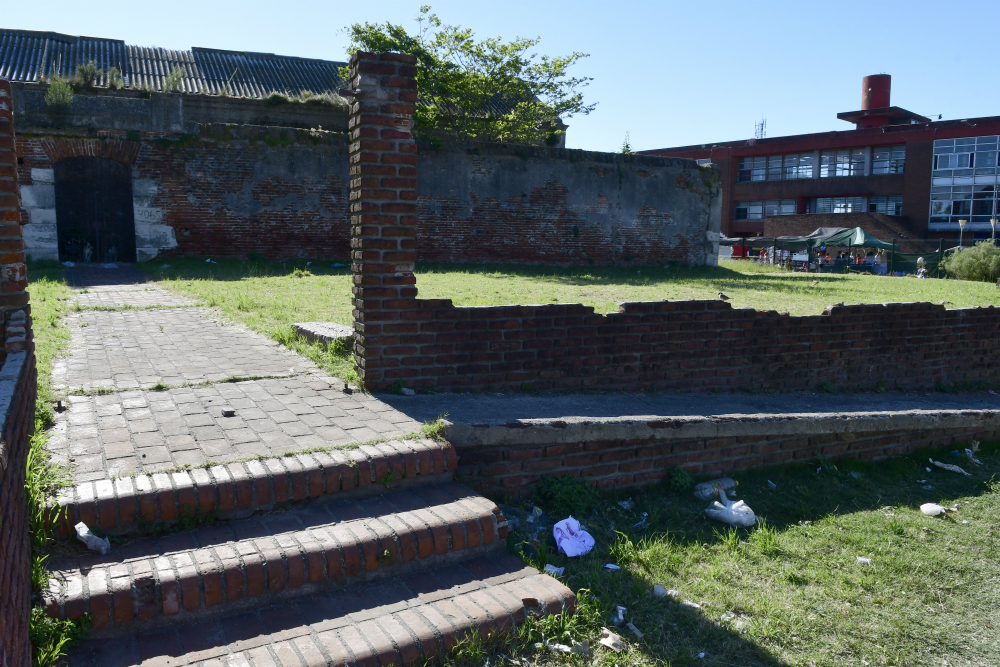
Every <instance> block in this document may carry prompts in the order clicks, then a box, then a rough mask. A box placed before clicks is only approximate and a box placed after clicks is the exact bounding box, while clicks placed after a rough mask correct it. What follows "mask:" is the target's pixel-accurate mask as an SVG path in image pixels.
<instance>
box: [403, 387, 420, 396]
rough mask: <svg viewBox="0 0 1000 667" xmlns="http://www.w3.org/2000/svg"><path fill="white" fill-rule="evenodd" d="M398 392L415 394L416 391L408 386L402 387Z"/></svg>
mask: <svg viewBox="0 0 1000 667" xmlns="http://www.w3.org/2000/svg"><path fill="white" fill-rule="evenodd" d="M399 393H400V394H402V395H403V396H416V395H417V392H416V391H414V390H413V389H410V388H409V387H402V388H401V389H400V390H399Z"/></svg>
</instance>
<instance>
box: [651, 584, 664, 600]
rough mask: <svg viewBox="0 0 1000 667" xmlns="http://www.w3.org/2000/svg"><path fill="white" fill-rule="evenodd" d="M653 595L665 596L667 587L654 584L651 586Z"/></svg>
mask: <svg viewBox="0 0 1000 667" xmlns="http://www.w3.org/2000/svg"><path fill="white" fill-rule="evenodd" d="M653 595H655V596H656V597H658V598H665V597H667V589H666V588H664V587H663V586H661V585H659V584H656V585H655V586H653Z"/></svg>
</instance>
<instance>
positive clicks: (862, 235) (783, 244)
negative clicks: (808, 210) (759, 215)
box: [774, 227, 896, 271]
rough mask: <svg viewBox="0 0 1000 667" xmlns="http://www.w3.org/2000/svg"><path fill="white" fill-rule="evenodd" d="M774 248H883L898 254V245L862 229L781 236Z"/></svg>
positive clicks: (821, 229) (825, 230) (826, 230)
mask: <svg viewBox="0 0 1000 667" xmlns="http://www.w3.org/2000/svg"><path fill="white" fill-rule="evenodd" d="M774 246H775V247H776V248H780V249H782V250H798V249H804V250H807V251H808V250H812V249H813V248H818V247H820V246H830V247H833V248H882V249H885V250H891V251H892V255H893V256H894V255H895V254H896V243H895V242H891V243H887V242H886V241H883V240H881V239H877V238H875V237H874V236H872V235H871V234H869V233H868V232H866V231H865V230H863V229H861V228H860V227H854V228H847V227H820V228H819V229H817V230H816V231H814V232H813V233H812V234H809V235H808V236H779V237H777V238H775V239H774ZM889 270H890V271H892V257H890V260H889Z"/></svg>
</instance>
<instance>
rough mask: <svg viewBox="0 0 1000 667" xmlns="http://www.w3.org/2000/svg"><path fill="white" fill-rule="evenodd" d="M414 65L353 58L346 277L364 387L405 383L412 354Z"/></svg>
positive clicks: (390, 57)
mask: <svg viewBox="0 0 1000 667" xmlns="http://www.w3.org/2000/svg"><path fill="white" fill-rule="evenodd" d="M415 63H416V58H414V57H413V56H405V55H400V54H397V53H377V54H376V53H365V52H363V51H358V52H357V53H355V54H354V56H353V57H352V58H351V63H350V68H351V80H350V84H351V88H352V90H353V92H354V93H355V95H356V97H355V99H354V103H353V104H352V105H351V116H350V121H349V124H348V130H349V132H350V141H351V145H350V164H351V199H350V204H351V260H352V261H351V267H352V268H351V270H352V272H353V274H354V286H353V288H352V289H353V292H354V329H355V342H354V352H355V358H356V360H357V362H356V364H357V365H356V368H357V371H358V374H359V375H360V376H361V378H362V380H363V382H364V384H365V386H366V387H371V388H377V387H384V386H385V385H387V384H391V383H392V382H393V381H395V379H397V378H400V377H402V376H403V375H405V370H404V369H403V368H402V364H401V361H402V358H403V357H404V356H405V355H408V354H413V353H414V352H415V350H409V349H408V348H407V347H406V346H405V345H403V344H402V342H401V340H400V337H401V336H403V335H405V334H407V333H415V332H416V329H417V323H416V321H415V319H414V317H413V315H414V314H415V312H416V297H417V286H416V284H417V281H416V278H415V277H414V275H413V266H414V264H415V263H416V261H417V144H416V142H415V141H414V140H413V133H412V130H413V108H414V103H415V102H416V101H417V82H416V79H415V78H414V77H415V76H416V73H417V72H416V67H415V66H414V65H415Z"/></svg>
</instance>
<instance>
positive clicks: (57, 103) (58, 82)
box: [45, 76, 73, 111]
mask: <svg viewBox="0 0 1000 667" xmlns="http://www.w3.org/2000/svg"><path fill="white" fill-rule="evenodd" d="M45 104H47V105H48V106H50V107H51V108H53V109H54V110H56V111H65V110H66V109H69V107H70V105H71V104H73V87H72V86H71V85H69V82H68V81H66V79H64V78H62V77H61V76H53V77H52V79H50V80H49V89H48V90H47V91H45Z"/></svg>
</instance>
